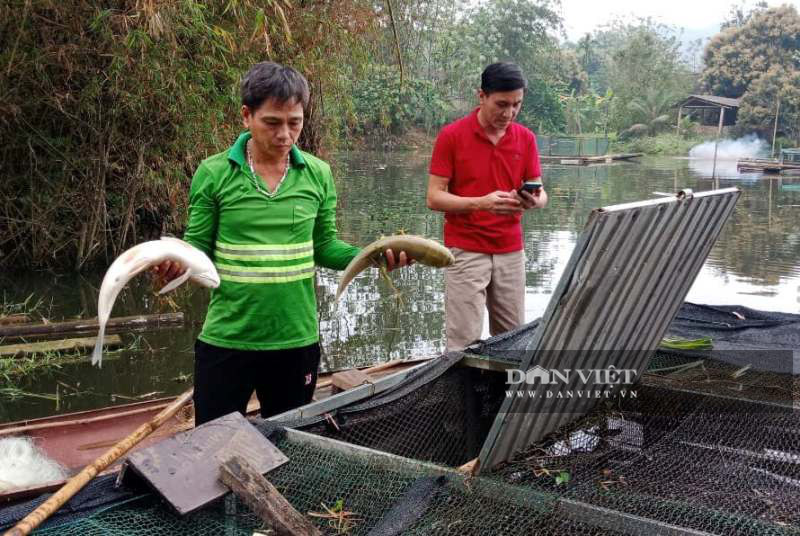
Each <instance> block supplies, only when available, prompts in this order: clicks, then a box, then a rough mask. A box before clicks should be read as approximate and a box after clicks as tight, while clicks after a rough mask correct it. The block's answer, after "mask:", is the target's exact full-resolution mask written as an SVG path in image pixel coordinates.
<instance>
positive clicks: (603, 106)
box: [561, 90, 613, 134]
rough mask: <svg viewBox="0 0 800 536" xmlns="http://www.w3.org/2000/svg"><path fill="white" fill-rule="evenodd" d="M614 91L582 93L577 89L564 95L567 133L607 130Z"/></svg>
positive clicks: (562, 98)
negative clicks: (601, 93)
mask: <svg viewBox="0 0 800 536" xmlns="http://www.w3.org/2000/svg"><path fill="white" fill-rule="evenodd" d="M612 98H613V93H612V92H611V91H610V90H609V91H608V92H606V94H605V95H604V96H600V95H597V94H595V93H594V92H588V93H586V94H583V95H580V94H576V93H575V91H574V90H573V92H572V93H571V94H570V95H569V96H562V97H561V101H562V103H563V104H564V116H565V118H566V121H567V133H569V134H583V133H587V132H588V133H592V132H595V133H597V132H605V131H606V127H607V124H608V114H609V108H610V105H611V99H612Z"/></svg>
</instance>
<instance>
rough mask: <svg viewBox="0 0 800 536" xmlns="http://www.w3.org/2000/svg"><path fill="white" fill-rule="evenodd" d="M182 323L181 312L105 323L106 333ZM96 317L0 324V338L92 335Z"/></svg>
mask: <svg viewBox="0 0 800 536" xmlns="http://www.w3.org/2000/svg"><path fill="white" fill-rule="evenodd" d="M180 324H183V313H165V314H156V315H136V316H120V317H117V318H110V319H109V320H108V324H106V333H119V332H120V331H136V330H141V331H144V330H148V329H154V328H160V327H166V326H175V325H180ZM99 327H100V326H99V325H98V323H97V319H96V318H91V319H83V320H71V321H68V322H52V323H47V324H21V325H8V326H0V339H3V338H12V337H13V338H22V337H33V336H35V337H38V338H43V339H44V338H59V337H64V336H67V335H79V334H85V335H94V334H96V333H97V330H98V329H99Z"/></svg>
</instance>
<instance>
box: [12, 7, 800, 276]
mask: <svg viewBox="0 0 800 536" xmlns="http://www.w3.org/2000/svg"><path fill="white" fill-rule="evenodd" d="M564 22H565V21H564V20H563V19H562V15H561V14H560V13H559V11H558V10H557V9H556V8H555V7H554V4H552V3H550V2H548V1H545V0H480V1H478V2H472V1H467V0H388V1H387V2H385V3H384V2H377V3H376V2H365V1H363V0H342V1H340V2H336V3H330V2H312V1H309V0H270V1H268V2H259V1H257V0H235V1H230V2H198V1H195V0H187V1H184V2H138V1H134V0H124V1H121V2H118V3H115V4H114V7H113V8H104V7H103V6H99V5H97V3H96V2H88V1H86V0H64V1H62V2H59V3H52V2H45V3H42V2H25V1H23V0H15V1H12V2H6V3H3V4H0V70H1V71H2V76H0V136H1V137H2V139H3V140H4V143H3V145H2V147H0V152H1V153H2V154H0V170H1V171H2V175H3V181H0V269H2V270H7V271H9V272H10V271H12V270H21V269H23V268H24V269H31V268H34V269H37V268H38V269H41V268H45V269H54V270H59V271H82V270H86V269H88V268H89V267H90V266H91V265H92V264H108V263H109V262H110V261H111V260H112V259H113V258H115V257H116V256H117V255H118V254H119V253H121V252H122V251H124V250H125V249H127V248H128V247H130V246H131V245H132V244H134V243H138V242H141V241H144V240H148V239H151V238H154V237H157V236H160V235H162V234H165V233H172V234H175V233H179V232H180V230H181V229H182V227H183V225H184V222H185V215H186V211H187V194H188V189H189V185H190V182H191V177H192V174H193V172H194V170H195V169H196V168H197V165H198V164H199V162H200V161H201V160H202V159H203V158H205V157H207V156H209V155H211V154H214V153H216V152H219V151H221V150H224V149H225V148H227V147H228V146H229V144H230V142H231V140H233V139H235V137H236V135H237V134H238V133H239V132H240V130H241V128H242V127H241V121H240V118H239V115H238V110H239V98H238V83H239V78H240V76H241V75H242V73H244V72H245V71H246V70H247V68H248V67H249V66H251V65H252V64H253V63H256V62H258V61H264V60H272V61H276V62H279V63H285V64H291V65H292V66H293V67H295V68H297V69H298V70H299V71H301V72H303V73H304V74H305V75H306V76H307V78H308V79H309V82H310V84H311V88H312V101H311V103H310V106H309V108H308V110H307V117H306V125H305V128H304V130H303V135H302V137H301V139H300V144H301V146H302V147H303V148H304V149H306V150H309V151H311V152H314V153H317V154H320V155H321V156H322V157H326V156H327V155H329V154H331V152H332V151H334V150H337V149H342V148H358V147H360V146H367V145H372V146H373V147H374V146H375V145H377V147H378V148H382V149H388V150H391V149H398V148H401V147H405V148H409V147H410V148H414V149H419V150H429V148H430V145H431V143H432V141H431V140H432V139H433V137H434V136H435V134H436V132H438V130H439V128H440V127H441V126H442V125H444V124H445V123H447V122H449V121H452V120H453V119H455V118H457V117H459V116H461V115H463V114H464V113H466V112H468V111H469V110H470V109H472V107H473V105H474V101H475V87H476V85H477V80H478V79H479V74H480V72H481V70H482V69H483V68H484V67H485V66H486V65H487V64H489V63H492V62H494V61H514V62H516V63H518V64H519V65H520V67H522V69H523V72H525V73H528V77H529V90H528V92H527V94H526V98H525V101H524V103H523V108H522V110H521V111H520V115H519V118H518V119H519V121H520V122H521V123H522V124H524V125H528V126H530V127H531V128H532V130H533V131H534V132H537V133H539V134H552V135H561V134H563V135H567V136H575V135H578V136H581V135H582V136H587V135H592V134H593V133H602V132H608V133H609V138H610V139H611V140H612V141H614V143H613V144H612V149H611V150H612V151H615V152H643V153H645V154H660V155H685V154H686V151H688V148H690V147H691V146H693V145H695V144H697V143H700V142H702V141H706V140H705V139H701V138H699V137H698V136H699V134H697V133H698V132H699V130H698V129H697V128H695V125H697V124H699V123H706V124H711V123H714V118H712V117H706V118H705V121H701V119H702V118H700V117H698V116H695V117H691V118H690V117H685V116H684V117H683V119H682V125H681V132H682V133H684V135H683V136H681V137H678V136H675V135H672V134H670V132H674V128H675V127H674V125H675V122H676V121H677V109H676V106H675V104H676V103H678V102H680V101H681V100H682V99H684V98H686V96H687V95H689V94H694V93H708V94H714V95H718V96H725V97H732V98H740V99H741V105H740V107H739V113H738V119H737V125H736V126H735V127H732V129H731V133H730V134H731V135H733V136H740V135H742V134H747V133H755V134H757V135H759V136H760V137H762V138H763V139H768V140H770V141H771V139H772V137H776V138H777V139H778V140H781V141H780V143H779V144H778V145H783V144H784V143H785V144H787V145H790V146H791V145H792V144H795V145H800V127H798V125H800V89H798V88H800V70H798V68H797V65H796V61H795V59H794V58H795V57H796V55H797V54H798V53H800V39H797V38H791V39H790V38H788V37H787V38H786V39H783V40H781V41H780V42H779V43H777V44H775V42H774V39H773V37H772V36H773V35H774V34H775V32H776V31H780V32H781V35H786V36H797V35H800V15H798V13H797V10H796V9H795V8H794V7H791V6H781V7H776V8H766V7H762V6H760V5H759V6H757V7H754V8H753V9H752V10H750V11H747V12H745V11H743V10H742V8H738V9H733V10H732V11H731V13H730V14H729V15H728V19H727V20H726V21H725V22H724V24H723V26H722V29H721V31H720V33H719V34H717V35H716V36H714V37H712V38H711V39H710V40H709V41H708V43H707V44H705V45H703V43H702V42H700V41H697V42H694V43H692V44H690V46H689V47H688V49H687V48H685V47H684V44H683V43H681V41H680V39H679V37H678V35H679V30H678V29H677V28H672V27H669V26H665V25H662V24H659V23H656V22H654V21H652V20H649V19H637V18H635V17H628V18H620V19H617V20H615V21H613V22H611V23H609V24H607V25H605V26H601V27H598V28H597V29H595V30H594V31H593V32H591V33H588V34H586V35H585V36H583V37H581V38H580V39H578V40H577V41H576V42H569V41H566V42H564V41H563V39H562V37H563V25H564ZM765 43H766V44H768V46H766V48H765V46H763V45H764V44H765ZM757 50H766V51H767V52H765V54H766V56H763V57H762V56H757V55H755V52H754V51H757ZM777 102H780V107H779V110H780V113H779V114H777V120H776V113H775V104H776V103H777ZM707 115H713V113H712V114H707ZM619 139H623V140H624V141H616V140H619Z"/></svg>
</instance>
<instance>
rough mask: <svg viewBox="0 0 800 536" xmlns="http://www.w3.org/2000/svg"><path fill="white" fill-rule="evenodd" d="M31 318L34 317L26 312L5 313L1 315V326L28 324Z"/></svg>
mask: <svg viewBox="0 0 800 536" xmlns="http://www.w3.org/2000/svg"><path fill="white" fill-rule="evenodd" d="M31 320H32V318H31V317H30V316H28V315H25V314H18V315H5V316H0V326H7V325H9V324H26V323H28V322H30V321H31Z"/></svg>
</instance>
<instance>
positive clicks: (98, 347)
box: [92, 324, 106, 368]
mask: <svg viewBox="0 0 800 536" xmlns="http://www.w3.org/2000/svg"><path fill="white" fill-rule="evenodd" d="M105 331H106V326H105V324H101V325H100V333H98V334H97V342H95V343H94V352H92V365H97V368H103V336H104V335H105Z"/></svg>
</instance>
